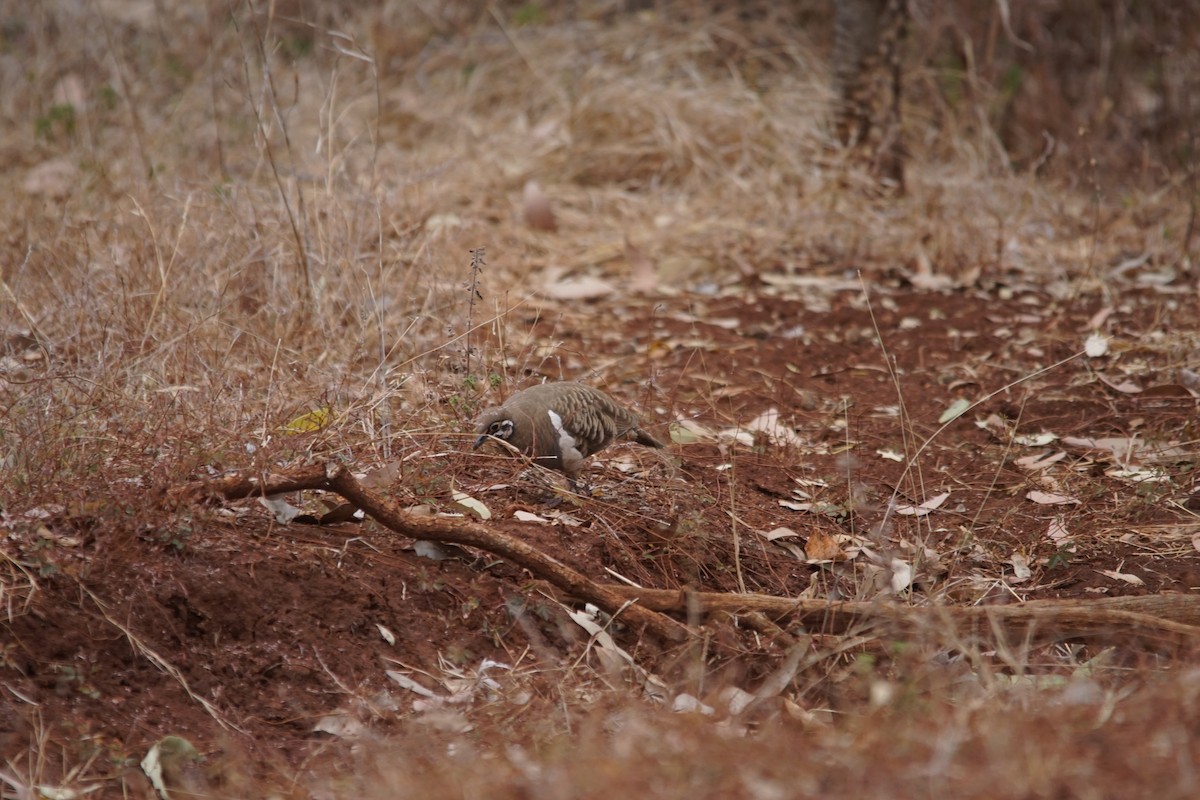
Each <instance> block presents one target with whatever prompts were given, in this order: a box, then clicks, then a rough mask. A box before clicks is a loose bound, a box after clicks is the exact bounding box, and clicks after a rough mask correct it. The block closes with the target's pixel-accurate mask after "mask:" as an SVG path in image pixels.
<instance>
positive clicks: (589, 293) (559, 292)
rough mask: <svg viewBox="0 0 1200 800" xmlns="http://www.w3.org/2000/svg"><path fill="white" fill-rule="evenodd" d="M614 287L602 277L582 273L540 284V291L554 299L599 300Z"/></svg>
mask: <svg viewBox="0 0 1200 800" xmlns="http://www.w3.org/2000/svg"><path fill="white" fill-rule="evenodd" d="M616 291H617V290H616V287H615V286H613V285H612V284H611V283H609V282H608V281H606V280H604V279H603V278H597V277H595V276H592V275H584V276H581V277H578V278H563V279H561V280H555V281H549V280H547V281H546V282H545V283H543V284H542V288H541V293H542V294H544V295H545V296H546V297H550V298H552V299H554V300H599V299H600V298H602V297H609V296H611V295H613V294H614V293H615V292H616Z"/></svg>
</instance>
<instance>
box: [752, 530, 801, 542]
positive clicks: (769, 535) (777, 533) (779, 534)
mask: <svg viewBox="0 0 1200 800" xmlns="http://www.w3.org/2000/svg"><path fill="white" fill-rule="evenodd" d="M758 535H759V536H761V537H763V538H764V539H766V540H767V541H768V542H773V541H775V540H776V539H782V538H783V537H785V536H799V535H800V534H798V533H796V532H795V531H794V530H792V529H791V528H775V529H774V530H770V531H767V532H766V533H763V532H762V531H759V533H758Z"/></svg>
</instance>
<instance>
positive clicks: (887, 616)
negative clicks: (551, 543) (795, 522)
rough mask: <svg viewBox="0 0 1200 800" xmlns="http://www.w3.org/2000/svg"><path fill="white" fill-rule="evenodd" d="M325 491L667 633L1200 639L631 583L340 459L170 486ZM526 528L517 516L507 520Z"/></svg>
mask: <svg viewBox="0 0 1200 800" xmlns="http://www.w3.org/2000/svg"><path fill="white" fill-rule="evenodd" d="M305 489H319V490H324V491H332V492H336V493H338V494H340V495H341V496H342V497H344V498H346V500H348V501H349V502H351V503H353V504H355V505H356V506H358V507H359V508H361V509H362V510H363V511H365V512H366V513H368V514H370V515H371V516H372V517H374V518H375V519H376V520H378V521H379V522H380V523H381V524H382V525H384V526H385V527H387V528H389V529H391V530H393V531H395V532H397V533H401V534H404V535H405V536H411V537H413V538H414V539H428V540H432V541H438V542H445V543H449V544H460V545H467V546H470V547H476V548H479V549H480V550H486V551H487V552H489V553H493V554H495V555H498V556H500V557H502V558H505V559H508V560H509V561H512V562H513V563H515V564H517V565H519V566H521V567H524V568H525V569H527V570H529V571H530V572H531V573H533V574H534V575H535V576H537V577H538V578H541V579H543V580H545V581H547V582H549V583H551V584H552V585H554V586H556V587H557V588H559V589H560V590H562V591H564V592H566V593H568V594H570V595H572V596H574V597H577V598H579V599H582V600H586V601H588V602H592V603H595V604H596V605H597V606H599V607H600V608H602V609H603V610H604V611H606V612H608V613H610V614H613V613H616V612H617V611H618V610H620V609H621V607H622V605H624V604H626V603H627V602H628V601H631V600H632V601H635V602H634V603H633V604H631V605H628V606H627V607H626V608H625V610H624V611H623V612H622V614H623V615H624V616H625V618H626V619H628V620H629V621H630V622H633V623H635V624H639V625H644V626H645V627H646V628H647V629H648V630H650V631H652V632H654V633H655V634H657V635H659V636H661V637H663V638H665V639H669V640H678V639H680V638H681V637H682V636H684V635H685V634H686V632H687V628H686V627H684V626H683V625H681V624H679V623H677V622H675V621H674V620H672V619H670V618H669V617H667V616H665V614H680V615H685V616H687V615H695V614H699V615H701V616H703V617H707V616H708V615H710V614H713V613H719V612H725V613H729V614H734V615H746V614H750V613H758V614H765V615H766V616H767V617H769V618H770V619H772V620H777V621H783V620H791V621H793V622H796V623H799V624H802V625H804V626H805V627H806V628H807V629H808V630H810V631H811V632H813V633H829V634H838V635H841V634H845V633H848V632H851V631H853V630H855V629H856V628H857V629H861V628H862V626H864V625H874V626H886V627H887V628H888V629H889V630H890V631H893V632H894V633H895V634H898V635H913V634H917V633H919V632H921V631H923V630H929V629H930V626H934V625H939V624H941V625H947V624H948V625H950V626H952V627H954V628H955V629H957V630H960V631H963V632H965V633H967V634H969V635H976V636H984V637H987V638H993V637H999V636H1001V635H1005V636H1009V637H1028V638H1029V639H1030V640H1032V641H1054V640H1061V639H1065V638H1070V637H1076V636H1081V637H1096V636H1104V637H1107V638H1112V637H1128V638H1131V639H1136V640H1142V641H1149V642H1157V643H1164V642H1166V643H1170V644H1174V645H1176V646H1179V647H1185V646H1195V645H1196V644H1197V643H1198V642H1200V595H1190V594H1160V595H1150V596H1143V597H1107V598H1097V599H1095V600H1031V601H1028V602H1025V603H1014V604H1010V605H991V606H908V605H901V604H898V603H893V602H852V601H826V600H797V599H791V598H786V597H776V596H773V595H764V594H753V593H748V594H737V593H722V592H689V591H686V590H672V589H645V588H630V587H628V586H617V585H612V584H600V583H596V582H595V581H592V580H590V579H588V578H587V577H586V576H584V575H583V574H581V573H579V572H578V571H576V570H574V569H572V568H571V567H569V566H567V565H565V564H563V563H562V562H560V561H558V560H557V559H555V558H553V557H551V556H548V555H546V554H545V553H542V552H541V551H540V550H537V549H536V548H534V547H531V546H530V545H529V544H527V543H526V542H525V541H523V540H521V539H519V538H516V537H514V536H510V535H508V534H505V533H502V532H500V531H496V530H493V528H492V527H489V526H485V525H481V524H479V523H477V522H472V521H469V520H465V519H460V518H444V517H443V518H437V517H418V516H414V515H412V514H409V513H407V512H405V511H404V510H403V509H401V508H400V507H398V506H397V505H396V504H395V503H392V502H391V501H390V500H388V499H387V498H385V497H383V496H381V495H379V494H376V493H375V492H374V491H372V490H371V489H369V488H367V487H365V486H363V484H362V483H360V482H359V481H358V480H357V479H356V478H355V477H354V476H353V475H352V474H351V473H350V471H349V470H348V469H346V468H345V467H343V466H341V465H339V464H329V465H326V466H320V465H317V466H308V467H298V468H295V469H291V470H288V471H287V472H286V473H284V474H282V475H278V476H269V477H263V478H256V477H247V476H245V475H230V476H226V477H223V478H218V479H214V480H208V481H201V482H199V483H194V484H189V485H187V486H183V487H180V488H178V489H177V490H175V491H173V492H171V493H170V498H171V499H172V500H173V501H174V502H175V503H177V504H179V503H191V502H199V501H201V500H204V499H205V498H207V497H211V496H220V497H222V498H224V499H225V500H237V499H241V498H246V497H258V496H264V495H275V494H284V493H287V492H294V491H301V490H305ZM507 524H508V525H509V526H510V527H511V526H516V527H520V526H519V525H518V524H517V523H507Z"/></svg>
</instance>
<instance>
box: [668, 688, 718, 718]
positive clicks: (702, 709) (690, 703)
mask: <svg viewBox="0 0 1200 800" xmlns="http://www.w3.org/2000/svg"><path fill="white" fill-rule="evenodd" d="M671 710H672V711H674V712H675V713H676V714H702V715H704V716H706V717H710V716H712V715H713V714H715V713H717V710H716V709H715V708H713V707H712V706H709V705H705V704H704V703H701V702H700V700H698V699H697V698H696V697H694V696H692V695H690V694H688V693H686V692H684V693H682V694H677V695H675V699H674V700H672V701H671Z"/></svg>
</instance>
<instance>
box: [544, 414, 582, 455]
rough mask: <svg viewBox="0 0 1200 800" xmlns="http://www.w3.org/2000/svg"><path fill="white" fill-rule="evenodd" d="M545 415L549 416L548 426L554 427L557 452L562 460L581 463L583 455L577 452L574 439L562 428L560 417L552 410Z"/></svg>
mask: <svg viewBox="0 0 1200 800" xmlns="http://www.w3.org/2000/svg"><path fill="white" fill-rule="evenodd" d="M546 413H547V414H549V415H550V424H551V425H552V426H553V427H554V432H555V433H557V434H558V451H559V452H560V453H562V458H563V460H564V461H568V460H569V461H577V460H578V461H582V460H583V453H581V452H579V448H578V447H576V445H575V437H574V436H572V435H571V434H570V433H568V432H567V429H566V428H564V427H563V421H562V417H560V416H559V415H558V413H557V412H555V411H554V410H553V409H550V410H548V411H547V412H546Z"/></svg>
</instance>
